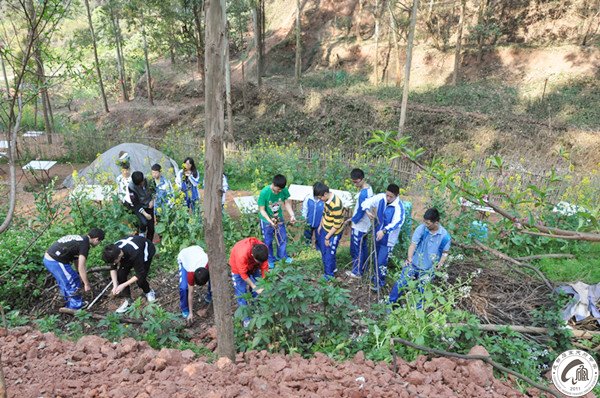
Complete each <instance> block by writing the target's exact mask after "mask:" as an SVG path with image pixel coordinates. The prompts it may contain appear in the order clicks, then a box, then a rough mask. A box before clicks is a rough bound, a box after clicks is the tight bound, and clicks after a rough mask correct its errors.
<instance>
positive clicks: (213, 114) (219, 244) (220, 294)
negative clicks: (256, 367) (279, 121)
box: [204, 0, 235, 361]
mask: <svg viewBox="0 0 600 398" xmlns="http://www.w3.org/2000/svg"><path fill="white" fill-rule="evenodd" d="M225 25H226V23H225V0H208V1H207V9H206V51H205V64H206V75H207V78H206V80H205V83H204V84H205V89H204V101H205V104H206V106H205V112H206V127H205V129H206V138H205V147H206V160H205V161H204V169H205V173H206V174H205V184H206V185H205V191H204V192H205V197H204V204H205V208H204V225H205V240H206V246H207V247H208V250H207V251H208V257H209V258H210V259H211V260H210V262H211V266H210V281H211V284H212V286H213V289H214V293H215V300H214V302H213V303H214V304H213V305H214V309H215V326H216V329H217V344H218V345H217V355H218V356H219V357H224V356H225V357H228V358H229V359H231V360H232V361H235V341H234V338H233V319H232V315H233V314H232V306H233V294H232V287H231V282H230V277H229V275H230V272H231V270H230V269H229V266H228V264H227V259H226V257H225V242H224V241H223V219H222V217H223V211H222V209H221V197H222V191H223V186H222V184H223V159H224V154H223V132H224V127H225V120H224V115H223V111H224V109H223V92H224V91H225V87H223V85H224V74H225V55H226V46H227V36H226V35H225Z"/></svg>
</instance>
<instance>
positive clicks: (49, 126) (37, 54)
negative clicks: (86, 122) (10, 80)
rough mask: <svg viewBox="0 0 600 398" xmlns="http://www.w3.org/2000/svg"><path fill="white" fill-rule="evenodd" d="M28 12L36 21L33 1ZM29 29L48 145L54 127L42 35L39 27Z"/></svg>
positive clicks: (27, 8)
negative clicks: (43, 57)
mask: <svg viewBox="0 0 600 398" xmlns="http://www.w3.org/2000/svg"><path fill="white" fill-rule="evenodd" d="M26 12H27V13H28V14H29V15H31V18H32V19H33V20H35V19H36V18H37V17H36V13H37V11H36V9H35V6H34V4H33V0H27V3H26ZM29 28H30V29H31V31H30V32H29V34H30V35H31V37H32V38H33V59H34V61H35V64H36V69H37V79H38V90H39V93H40V96H41V97H42V114H43V115H44V128H45V130H46V137H48V144H52V133H54V128H53V127H54V126H53V122H52V116H51V114H52V108H51V105H50V97H49V96H48V87H47V84H46V73H45V71H44V61H43V59H42V49H41V40H40V34H39V32H37V26H35V25H30V26H29Z"/></svg>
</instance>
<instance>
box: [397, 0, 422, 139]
mask: <svg viewBox="0 0 600 398" xmlns="http://www.w3.org/2000/svg"><path fill="white" fill-rule="evenodd" d="M418 11H419V0H413V7H412V12H411V14H410V27H409V30H408V43H407V44H406V64H405V65H404V89H403V90H402V106H401V108H400V123H399V125H398V137H401V136H402V134H403V133H404V123H405V122H406V108H407V107H408V87H409V83H410V64H411V62H412V50H413V42H414V40H415V27H416V26H417V13H418Z"/></svg>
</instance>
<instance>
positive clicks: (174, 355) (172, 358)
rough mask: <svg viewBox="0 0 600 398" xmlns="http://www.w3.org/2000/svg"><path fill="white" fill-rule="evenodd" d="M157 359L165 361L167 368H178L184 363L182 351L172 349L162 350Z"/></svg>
mask: <svg viewBox="0 0 600 398" xmlns="http://www.w3.org/2000/svg"><path fill="white" fill-rule="evenodd" d="M157 357H158V358H162V359H164V360H165V362H166V364H167V366H176V365H179V364H180V363H181V362H182V357H181V351H179V350H172V349H170V348H163V349H161V350H160V352H159V353H158V356H157Z"/></svg>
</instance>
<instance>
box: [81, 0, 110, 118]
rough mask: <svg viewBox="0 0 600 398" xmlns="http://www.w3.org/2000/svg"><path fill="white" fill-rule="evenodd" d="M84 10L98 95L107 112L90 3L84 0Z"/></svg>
mask: <svg viewBox="0 0 600 398" xmlns="http://www.w3.org/2000/svg"><path fill="white" fill-rule="evenodd" d="M85 9H86V11H87V17H88V24H89V25H90V34H91V35H92V46H93V48H94V63H95V65H96V73H97V74H98V85H99V86H100V94H101V95H102V101H103V102H104V110H105V111H106V113H108V112H110V111H109V110H108V102H107V101H106V93H105V92H104V83H103V82H102V72H101V71H100V61H98V48H97V46H96V33H94V25H92V12H91V11H90V2H89V1H88V0H85Z"/></svg>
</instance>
